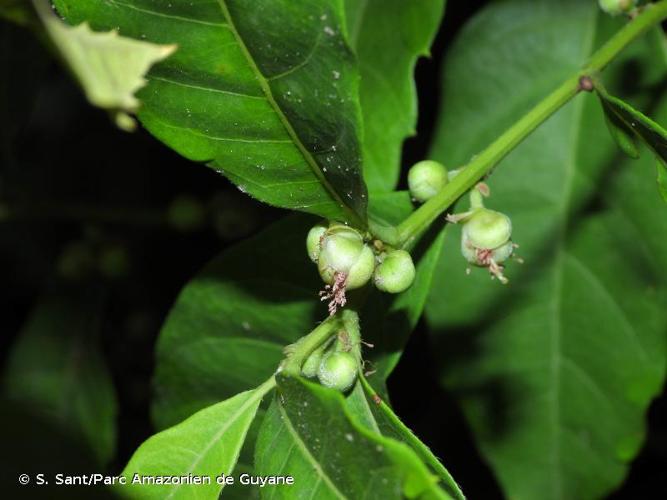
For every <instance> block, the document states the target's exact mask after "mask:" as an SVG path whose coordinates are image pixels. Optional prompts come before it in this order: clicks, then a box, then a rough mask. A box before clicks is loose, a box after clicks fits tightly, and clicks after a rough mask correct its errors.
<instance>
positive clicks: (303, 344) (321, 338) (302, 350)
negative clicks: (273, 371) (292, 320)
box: [281, 316, 341, 376]
mask: <svg viewBox="0 0 667 500" xmlns="http://www.w3.org/2000/svg"><path fill="white" fill-rule="evenodd" d="M340 326H341V320H340V318H339V317H338V316H330V317H329V318H327V319H326V320H324V321H323V322H322V323H320V324H319V325H318V326H317V327H316V328H315V329H314V330H313V331H312V332H310V333H309V334H308V335H306V336H305V337H301V338H300V339H299V340H297V341H296V342H295V343H294V344H292V345H291V346H288V348H287V349H289V354H288V355H287V358H285V360H284V361H283V363H282V365H281V367H282V371H283V372H284V373H287V374H289V375H293V376H296V375H299V374H300V373H301V366H302V365H303V363H304V362H305V361H306V359H307V358H308V356H310V354H311V353H312V352H313V351H314V350H315V349H317V348H318V347H319V346H320V345H322V344H323V343H324V342H326V341H327V340H329V338H331V336H332V335H333V334H334V333H335V332H336V330H337V329H338V328H340Z"/></svg>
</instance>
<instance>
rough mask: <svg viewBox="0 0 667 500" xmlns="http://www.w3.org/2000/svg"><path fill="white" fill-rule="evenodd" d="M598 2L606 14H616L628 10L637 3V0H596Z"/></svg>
mask: <svg viewBox="0 0 667 500" xmlns="http://www.w3.org/2000/svg"><path fill="white" fill-rule="evenodd" d="M598 4H599V5H600V8H601V9H602V10H603V11H605V12H606V13H607V14H611V15H612V16H616V15H618V14H622V13H624V12H630V11H631V10H632V9H633V8H634V7H635V5H636V4H637V0H598Z"/></svg>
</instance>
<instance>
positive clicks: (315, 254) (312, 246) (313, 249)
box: [306, 223, 327, 262]
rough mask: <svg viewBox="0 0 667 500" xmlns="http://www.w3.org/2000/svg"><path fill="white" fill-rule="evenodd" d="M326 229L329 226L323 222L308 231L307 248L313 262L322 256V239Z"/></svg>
mask: <svg viewBox="0 0 667 500" xmlns="http://www.w3.org/2000/svg"><path fill="white" fill-rule="evenodd" d="M326 231H327V226H326V225H325V224H323V223H319V224H317V225H315V226H313V227H312V228H311V229H310V231H308V236H307V237H306V250H307V251H308V257H310V260H312V261H313V262H317V260H318V259H319V257H320V251H321V248H320V241H321V239H322V236H324V233H326Z"/></svg>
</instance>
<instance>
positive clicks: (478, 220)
mask: <svg viewBox="0 0 667 500" xmlns="http://www.w3.org/2000/svg"><path fill="white" fill-rule="evenodd" d="M462 231H463V239H464V240H467V241H468V242H469V243H470V244H471V245H472V246H473V247H476V248H480V249H483V250H491V249H494V248H498V247H499V246H501V245H503V244H504V243H506V242H507V241H509V239H510V237H511V236H512V221H511V220H510V218H509V217H507V215H505V214H501V213H500V212H496V211H495V210H489V209H488V208H479V209H477V210H475V212H474V213H473V214H472V215H471V216H470V218H469V219H468V220H467V221H466V222H465V223H464V225H463V230H462Z"/></svg>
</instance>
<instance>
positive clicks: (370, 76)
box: [345, 0, 445, 192]
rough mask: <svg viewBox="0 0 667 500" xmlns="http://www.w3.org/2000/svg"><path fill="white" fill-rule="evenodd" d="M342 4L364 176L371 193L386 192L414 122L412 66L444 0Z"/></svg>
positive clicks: (430, 36)
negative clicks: (355, 80) (353, 61)
mask: <svg viewBox="0 0 667 500" xmlns="http://www.w3.org/2000/svg"><path fill="white" fill-rule="evenodd" d="M345 8H346V14H347V25H348V31H349V33H350V37H349V38H350V44H351V45H352V47H353V48H354V51H355V53H356V54H357V59H358V60H359V71H360V73H361V84H360V88H359V95H360V100H361V111H362V113H363V117H364V177H365V179H366V183H367V184H368V188H369V189H370V190H371V191H372V192H380V191H391V190H392V189H394V188H395V187H396V183H397V182H398V175H399V171H400V164H401V146H402V143H403V140H404V139H405V138H406V137H409V136H411V135H414V134H415V126H416V124H417V91H416V89H415V84H414V78H413V73H414V69H415V65H416V63H417V59H418V58H419V57H420V56H428V55H429V48H430V46H431V43H432V41H433V38H434V37H435V34H436V33H437V31H438V27H439V25H440V22H441V19H442V15H443V11H444V8H445V0H420V1H418V2H405V1H404V0H365V1H359V0H346V1H345Z"/></svg>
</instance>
